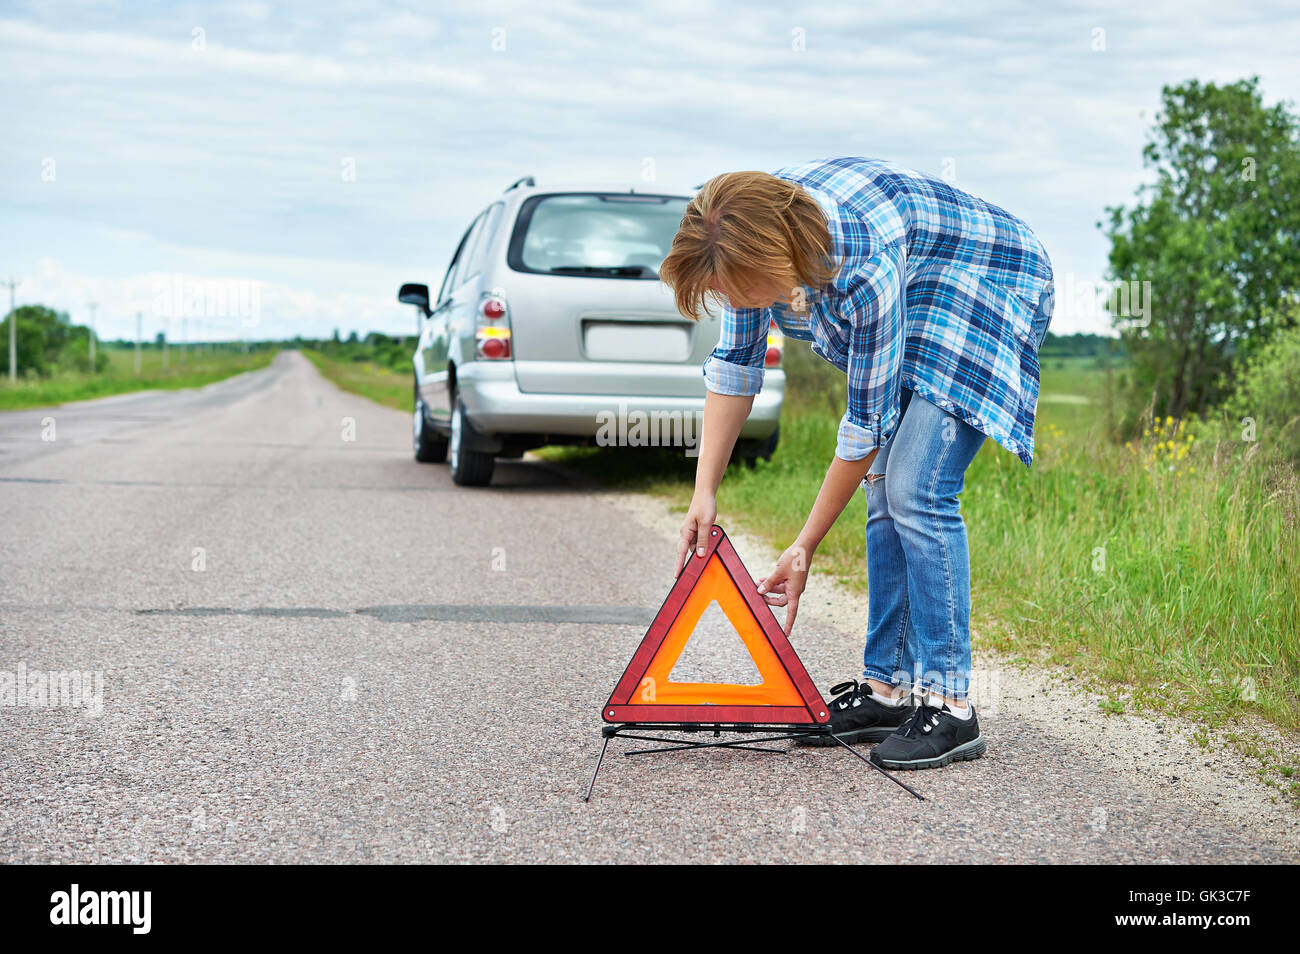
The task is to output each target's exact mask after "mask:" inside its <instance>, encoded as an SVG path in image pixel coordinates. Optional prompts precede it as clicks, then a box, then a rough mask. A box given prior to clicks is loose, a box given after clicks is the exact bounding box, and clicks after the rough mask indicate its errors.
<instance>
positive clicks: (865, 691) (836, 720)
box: [797, 679, 914, 745]
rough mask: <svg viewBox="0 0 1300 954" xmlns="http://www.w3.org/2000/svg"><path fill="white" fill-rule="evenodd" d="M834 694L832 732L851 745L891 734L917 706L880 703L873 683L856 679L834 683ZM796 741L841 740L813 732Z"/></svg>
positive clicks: (908, 703) (814, 742)
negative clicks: (872, 686)
mask: <svg viewBox="0 0 1300 954" xmlns="http://www.w3.org/2000/svg"><path fill="white" fill-rule="evenodd" d="M837 693H838V695H837ZM831 695H833V696H835V698H834V699H832V700H831V701H830V705H829V707H828V710H829V712H830V714H831V721H830V727H831V732H832V733H833V734H834V735H836V736H838V737H839V738H840V739H841V740H842V741H844V742H847V743H849V744H850V745H851V744H853V743H854V742H879V741H880V740H881V739H886V738H888V737H889V735H890V734H891V733H892V732H894V731H895V730H896V729H897V728H898V727H899V726H901V725H902V724H903V723H905V722H906V721H907V720H908V719H909V718H910V717H911V715H912V710H913V708H914V707H913V706H912V705H911V703H910V702H904V703H901V704H900V705H896V706H887V705H884V704H882V703H879V702H877V701H876V700H875V699H873V698H872V696H873V695H874V693H873V692H872V691H871V687H870V686H869V685H867V684H866V683H865V682H863V683H859V682H858V681H857V680H856V679H852V680H850V681H848V682H842V683H840V684H839V685H838V686H831ZM797 741H798V742H799V743H800V744H802V745H838V744H839V743H838V742H836V741H835V740H834V739H832V738H831V737H830V736H827V735H813V736H809V737H807V738H804V739H799V740H797Z"/></svg>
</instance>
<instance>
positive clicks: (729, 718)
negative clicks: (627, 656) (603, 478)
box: [602, 525, 830, 725]
mask: <svg viewBox="0 0 1300 954" xmlns="http://www.w3.org/2000/svg"><path fill="white" fill-rule="evenodd" d="M714 600H716V601H717V603H718V605H719V606H720V607H721V608H722V611H723V613H725V614H726V616H727V619H728V620H730V621H731V625H732V626H734V627H735V628H736V632H737V633H739V634H740V638H741V639H742V640H743V641H744V643H745V648H746V649H748V650H749V656H750V658H751V659H752V660H753V662H754V666H755V668H757V669H758V673H759V675H760V676H761V677H762V682H760V683H758V684H757V685H752V686H745V685H735V684H732V683H718V682H673V681H672V680H671V679H670V678H669V676H670V674H671V673H672V671H673V666H674V665H675V664H676V663H677V660H678V659H679V658H680V657H681V655H682V650H684V649H685V648H686V643H687V642H688V641H689V640H690V638H691V634H692V633H694V632H695V626H696V624H697V623H698V622H699V621H700V617H701V616H702V615H703V614H704V611H705V609H707V608H708V607H709V606H710V605H711V604H712V603H713V601H714ZM602 715H603V717H604V719H605V721H606V722H646V723H671V724H695V723H707V724H709V725H716V724H726V725H808V724H816V723H824V722H827V721H829V720H830V714H829V712H828V710H827V708H826V703H825V702H823V701H822V697H821V693H819V692H818V691H817V687H816V686H815V685H813V681H812V679H810V678H809V676H808V672H807V670H805V669H804V668H803V663H802V662H800V661H799V656H798V654H797V653H796V652H795V651H794V647H793V646H791V645H790V641H789V640H788V639H786V638H785V632H784V631H783V630H782V629H781V626H780V624H778V623H777V621H776V617H775V616H773V615H772V610H771V608H770V607H769V606H768V605H767V603H766V602H764V600H763V597H762V596H760V595H759V593H758V587H757V586H756V585H755V584H754V580H753V578H752V577H750V575H749V573H748V572H747V571H746V570H745V565H744V564H743V563H741V562H740V555H739V554H738V553H736V548H735V547H733V546H732V545H731V541H730V540H728V539H727V535H726V533H724V532H723V529H722V528H721V527H719V526H716V525H715V526H714V527H713V529H712V530H711V531H710V533H709V543H708V546H707V547H706V548H705V551H704V556H703V557H698V556H692V557H691V559H690V561H689V562H688V563H687V564H686V568H685V569H684V570H682V572H681V573H680V574H679V575H678V577H677V582H676V583H674V584H673V588H672V589H671V590H669V592H668V598H667V599H665V600H664V605H663V606H662V607H660V609H659V613H658V615H656V616H655V618H654V622H652V623H651V624H650V629H649V630H648V631H647V632H646V634H645V638H644V639H642V640H641V645H640V646H639V647H638V648H637V651H636V653H635V654H633V656H632V661H631V662H630V663H628V667H627V669H626V670H625V671H624V673H623V678H622V679H620V680H619V681H618V685H617V686H615V687H614V692H613V693H612V694H611V695H610V697H609V702H608V703H606V704H605V708H604V710H603V711H602Z"/></svg>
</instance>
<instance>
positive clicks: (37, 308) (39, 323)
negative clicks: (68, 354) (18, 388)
mask: <svg viewBox="0 0 1300 954" xmlns="http://www.w3.org/2000/svg"><path fill="white" fill-rule="evenodd" d="M13 316H14V317H15V318H16V319H17V321H18V327H17V329H16V333H17V336H18V373H19V374H36V375H47V374H49V373H50V372H51V371H52V370H53V367H54V365H55V364H57V363H58V360H59V355H60V354H61V353H62V352H63V349H64V347H66V346H67V344H68V342H69V341H71V340H72V338H73V336H74V333H75V332H74V328H75V327H76V326H74V325H73V324H72V322H71V321H70V320H69V318H68V315H67V313H66V312H62V311H55V310H54V309H53V308H46V307H45V306H44V305H20V306H18V307H17V308H15V309H14V311H13ZM8 321H9V319H8V318H6V319H5V323H4V324H3V325H0V329H2V330H3V332H4V333H3V334H0V368H6V369H7V368H8V367H9V325H8Z"/></svg>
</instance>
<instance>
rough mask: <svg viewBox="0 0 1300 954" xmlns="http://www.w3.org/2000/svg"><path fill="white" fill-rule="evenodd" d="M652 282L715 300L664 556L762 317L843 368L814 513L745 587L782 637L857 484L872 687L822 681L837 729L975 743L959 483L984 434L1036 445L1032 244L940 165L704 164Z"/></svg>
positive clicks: (756, 354) (701, 481)
mask: <svg viewBox="0 0 1300 954" xmlns="http://www.w3.org/2000/svg"><path fill="white" fill-rule="evenodd" d="M660 277H661V278H662V279H663V280H664V281H665V282H666V283H667V284H668V285H670V286H671V287H672V288H673V292H674V295H675V297H676V301H677V306H678V308H679V310H680V311H681V312H682V313H683V314H685V315H689V316H691V317H693V318H696V319H699V318H700V317H701V316H702V314H703V312H704V310H705V307H706V304H707V302H708V301H710V300H717V301H720V302H721V303H722V305H723V309H722V329H721V335H720V338H719V341H718V345H717V347H716V348H715V349H714V350H713V352H712V354H710V356H709V358H708V360H706V361H705V363H704V367H703V373H704V379H705V385H706V388H707V392H706V397H705V403H704V419H703V425H702V430H701V436H700V447H699V459H698V461H697V463H696V477H695V495H694V498H693V499H692V501H691V506H690V510H689V511H688V513H687V516H686V520H685V521H684V523H683V524H682V531H681V542H680V546H679V550H678V555H677V556H678V558H677V562H676V566H675V570H676V571H677V572H680V570H681V568H682V566H683V565H684V564H685V561H686V560H687V559H688V558H691V557H692V554H691V551H692V550H694V557H695V558H699V557H702V556H703V555H704V547H703V543H704V540H705V536H706V534H707V533H708V530H709V528H710V527H711V526H712V525H713V523H714V520H715V519H716V516H717V505H716V499H715V498H716V492H717V488H718V484H719V482H720V481H721V479H722V474H723V471H724V470H725V468H726V464H727V460H728V459H729V457H730V455H731V450H732V447H733V445H734V444H735V441H736V438H737V436H738V435H739V433H740V428H741V425H742V424H743V423H744V421H745V419H746V418H747V417H748V415H749V410H750V407H751V406H752V403H753V396H754V394H756V393H757V392H758V391H759V390H760V388H761V387H762V382H763V360H764V355H765V352H766V340H767V333H768V328H769V323H770V321H772V320H775V321H776V323H777V324H778V325H779V326H780V327H781V329H782V331H784V333H785V334H786V335H788V336H790V337H793V338H801V339H804V340H807V341H811V342H812V345H811V347H812V350H813V352H814V353H816V354H817V355H819V356H820V357H822V358H824V359H825V360H826V361H829V362H830V363H831V364H833V365H835V366H836V367H837V368H839V369H840V370H841V371H843V372H844V373H845V374H847V375H848V385H849V387H848V402H847V405H848V406H847V407H846V409H845V412H844V415H843V417H842V419H841V421H840V426H839V431H838V436H837V440H836V447H835V454H834V456H833V457H832V459H831V463H830V467H829V468H828V470H827V472H826V479H825V481H824V482H823V483H822V487H821V491H820V492H819V493H818V495H817V499H816V501H815V502H814V504H813V506H812V510H811V512H810V513H809V515H808V520H807V522H806V523H805V525H804V528H803V530H802V532H800V534H799V537H798V539H796V540H795V542H794V544H793V545H792V546H791V547H790V548H789V549H787V550H786V551H785V552H784V553H783V554H782V556H781V559H780V560H779V561H778V563H777V565H776V568H775V569H774V570H773V571H772V572H771V573H770V574H768V576H766V577H764V578H763V579H761V580H760V581H759V584H760V585H759V592H761V593H763V594H764V598H765V599H766V600H767V602H768V603H769V604H770V605H772V606H784V607H786V621H785V631H786V634H787V635H789V633H790V630H791V629H792V627H793V626H794V620H795V615H796V613H797V611H798V607H799V598H800V595H801V594H802V593H803V590H804V586H805V584H806V581H807V577H808V570H809V565H810V563H811V560H812V557H813V555H814V554H815V553H816V550H817V546H818V544H819V543H820V542H821V540H822V538H823V537H824V536H825V535H826V533H827V531H828V530H829V529H830V527H831V525H832V524H833V523H834V522H835V520H836V518H838V517H839V515H840V513H841V512H842V511H843V510H844V507H845V506H846V505H847V504H848V501H849V499H850V498H851V497H852V495H853V494H854V493H855V492H856V491H857V489H858V487H859V486H865V488H866V494H867V532H866V542H867V585H868V591H869V592H868V628H867V641H866V649H865V651H864V654H863V670H862V675H863V677H864V680H865V681H863V682H859V681H858V680H857V679H852V680H850V681H849V682H846V683H842V684H840V685H837V686H835V687H833V688H832V689H831V693H832V695H834V696H835V698H834V699H833V700H832V701H831V728H832V731H833V732H834V733H835V734H836V735H838V736H839V737H840V738H842V739H843V740H845V741H846V742H862V741H870V742H880V745H878V746H877V747H876V748H875V749H874V750H873V751H872V753H871V758H872V761H874V762H876V764H878V765H881V766H883V767H886V768H895V769H909V768H933V767H938V766H941V765H947V764H949V763H950V762H952V761H956V760H960V759H970V758H978V757H979V756H980V755H982V754H983V753H984V751H985V748H986V745H985V742H984V739H983V738H982V736H981V735H980V732H979V723H978V721H977V719H976V717H975V709H974V706H972V705H971V704H970V703H969V701H968V699H967V694H968V690H969V685H970V665H971V664H970V564H969V555H968V549H967V541H966V527H965V523H964V521H963V520H962V517H961V514H960V512H959V504H958V499H957V498H958V495H959V494H960V493H961V491H962V490H963V488H964V484H965V473H966V468H967V467H968V466H969V465H970V462H971V461H972V460H973V459H974V457H975V453H976V451H978V450H979V448H980V445H981V444H983V442H984V439H985V437H991V438H992V439H993V440H994V441H995V442H997V443H998V444H1000V445H1002V446H1003V447H1005V448H1006V449H1007V450H1009V451H1011V452H1012V453H1013V454H1015V455H1016V456H1017V457H1019V458H1020V459H1021V460H1022V461H1023V462H1024V464H1025V466H1026V467H1028V466H1030V464H1031V462H1032V460H1033V446H1034V444H1033V428H1034V416H1035V412H1036V410H1037V404H1038V376H1039V368H1038V349H1039V347H1040V346H1041V344H1042V341H1043V338H1044V337H1045V336H1046V334H1047V325H1048V323H1049V322H1050V320H1051V316H1052V304H1053V295H1054V286H1053V280H1052V277H1053V276H1052V266H1051V262H1050V261H1049V259H1048V256H1047V253H1046V251H1045V250H1044V249H1043V246H1042V243H1041V242H1039V240H1038V238H1037V236H1036V235H1034V233H1033V232H1032V231H1031V230H1030V228H1029V227H1028V226H1027V225H1026V224H1025V223H1024V222H1022V221H1021V220H1020V219H1018V218H1016V217H1015V216H1013V215H1011V214H1010V213H1008V212H1006V211H1004V210H1003V209H1000V208H998V207H997V206H994V205H991V204H990V203H988V202H985V201H984V200H982V199H980V198H977V197H976V196H973V195H970V194H968V193H966V192H963V191H961V190H959V189H956V188H954V187H953V186H952V185H950V184H949V183H947V182H945V181H943V180H942V179H936V178H933V177H930V176H926V175H922V174H920V173H918V172H914V171H912V170H909V169H905V168H902V167H900V166H897V165H894V164H892V163H889V162H885V161H883V160H879V159H864V158H841V159H826V160H819V161H814V162H809V163H805V164H803V165H798V166H791V167H787V168H783V169H778V170H777V171H776V172H774V173H771V174H769V173H765V172H733V173H727V174H724V175H719V176H716V177H715V178H713V179H711V180H709V182H707V183H705V185H704V186H703V187H702V188H701V189H700V191H699V193H698V194H697V195H696V196H695V198H694V199H693V200H692V201H691V203H690V205H689V206H688V207H687V209H686V213H685V215H684V216H683V218H682V223H681V226H680V228H679V229H678V232H677V235H676V236H675V238H674V239H673V247H672V250H671V252H670V253H669V255H668V256H667V258H666V259H665V260H664V262H663V265H662V266H661V268H660ZM914 695H915V696H917V697H918V701H917V702H916V703H915V704H914V703H913V701H912V697H913V696H914ZM818 741H822V742H824V743H825V742H829V743H830V744H834V742H833V741H832V740H818Z"/></svg>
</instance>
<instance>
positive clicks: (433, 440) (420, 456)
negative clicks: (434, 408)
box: [411, 387, 448, 464]
mask: <svg viewBox="0 0 1300 954" xmlns="http://www.w3.org/2000/svg"><path fill="white" fill-rule="evenodd" d="M424 411H425V409H424V399H423V398H422V397H420V389H419V388H418V387H417V388H416V389H415V411H414V412H413V413H412V415H411V427H412V431H413V435H412V444H413V447H414V450H415V459H416V460H418V461H419V462H420V463H421V464H441V463H443V462H444V461H445V460H446V459H447V444H448V441H447V438H445V437H443V436H442V435H441V434H439V433H438V432H437V431H435V430H434V429H433V428H432V427H430V426H429V417H428V415H427V414H425V412H424Z"/></svg>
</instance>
